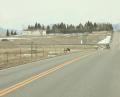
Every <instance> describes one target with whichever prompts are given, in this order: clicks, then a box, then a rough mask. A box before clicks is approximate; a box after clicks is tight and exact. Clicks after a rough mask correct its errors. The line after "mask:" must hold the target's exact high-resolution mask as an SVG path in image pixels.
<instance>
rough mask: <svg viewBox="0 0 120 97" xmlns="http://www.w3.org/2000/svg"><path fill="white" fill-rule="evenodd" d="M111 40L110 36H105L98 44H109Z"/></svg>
mask: <svg viewBox="0 0 120 97" xmlns="http://www.w3.org/2000/svg"><path fill="white" fill-rule="evenodd" d="M110 41H111V36H106V38H105V39H103V40H101V41H99V42H98V44H109V43H110Z"/></svg>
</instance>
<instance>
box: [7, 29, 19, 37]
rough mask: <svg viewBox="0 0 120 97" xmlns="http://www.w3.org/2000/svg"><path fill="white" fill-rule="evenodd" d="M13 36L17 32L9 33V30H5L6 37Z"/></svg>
mask: <svg viewBox="0 0 120 97" xmlns="http://www.w3.org/2000/svg"><path fill="white" fill-rule="evenodd" d="M14 35H17V32H16V31H13V30H11V31H9V30H8V29H7V31H6V36H14Z"/></svg>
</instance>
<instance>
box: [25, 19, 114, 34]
mask: <svg viewBox="0 0 120 97" xmlns="http://www.w3.org/2000/svg"><path fill="white" fill-rule="evenodd" d="M27 30H46V31H47V33H48V34H50V33H63V34H70V33H84V32H89V33H92V32H94V31H113V26H112V24H110V23H95V22H94V23H92V22H90V21H88V22H86V23H85V24H81V23H80V24H79V25H73V24H65V23H63V22H62V23H58V24H53V25H52V26H50V25H47V26H45V25H41V24H40V23H35V25H34V26H31V25H29V26H28V28H27Z"/></svg>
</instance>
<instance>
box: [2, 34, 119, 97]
mask: <svg viewBox="0 0 120 97" xmlns="http://www.w3.org/2000/svg"><path fill="white" fill-rule="evenodd" d="M119 38H120V34H119V33H115V34H114V38H113V42H112V45H111V47H112V48H111V50H104V51H97V52H88V51H87V52H83V53H81V52H79V53H72V54H69V55H64V56H59V57H56V58H52V59H46V60H42V61H39V62H34V63H30V64H25V65H22V66H18V67H13V68H9V69H5V70H1V71H0V96H1V97H120V41H119Z"/></svg>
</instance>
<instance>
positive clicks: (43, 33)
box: [22, 30, 46, 36]
mask: <svg viewBox="0 0 120 97" xmlns="http://www.w3.org/2000/svg"><path fill="white" fill-rule="evenodd" d="M22 35H30V36H46V30H33V31H23V33H22Z"/></svg>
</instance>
